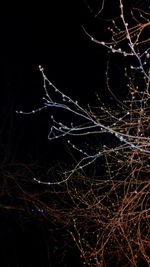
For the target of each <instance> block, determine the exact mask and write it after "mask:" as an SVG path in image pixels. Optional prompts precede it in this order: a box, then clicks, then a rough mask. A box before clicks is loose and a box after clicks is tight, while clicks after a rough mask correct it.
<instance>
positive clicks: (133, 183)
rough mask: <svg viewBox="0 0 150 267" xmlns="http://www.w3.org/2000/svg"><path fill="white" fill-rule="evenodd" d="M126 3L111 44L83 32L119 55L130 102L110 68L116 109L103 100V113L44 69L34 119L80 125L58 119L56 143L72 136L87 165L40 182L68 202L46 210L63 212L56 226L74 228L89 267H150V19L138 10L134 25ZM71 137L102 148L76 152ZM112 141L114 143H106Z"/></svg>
mask: <svg viewBox="0 0 150 267" xmlns="http://www.w3.org/2000/svg"><path fill="white" fill-rule="evenodd" d="M119 2H120V17H119V18H117V20H113V21H112V27H111V28H110V30H111V32H112V40H111V41H109V42H104V41H103V40H102V41H99V40H96V39H95V38H94V37H93V36H91V34H89V33H88V30H86V29H85V28H84V31H85V32H86V34H87V36H89V37H90V38H91V40H92V41H93V42H95V43H97V44H100V45H102V46H104V47H106V48H107V49H109V53H111V54H112V56H113V57H115V55H114V54H117V55H119V56H120V57H123V59H124V61H125V62H126V63H127V65H126V67H125V69H124V76H125V79H126V84H125V90H126V91H127V94H126V95H127V97H126V99H124V100H122V99H121V98H119V97H118V96H116V95H115V92H114V90H113V89H112V88H111V80H110V76H109V74H110V72H111V69H110V65H109V62H108V65H107V71H106V84H107V89H108V91H109V92H110V94H111V95H112V97H113V99H114V101H115V103H116V105H115V107H114V108H113V107H108V106H106V105H104V103H101V100H100V98H99V96H98V100H99V107H98V108H97V109H92V108H90V107H87V108H83V107H81V105H79V104H78V102H76V101H73V100H72V99H71V98H70V97H68V96H67V95H65V94H63V93H62V92H61V91H60V90H59V89H58V88H57V87H56V86H55V85H54V84H53V83H51V81H50V80H49V79H48V78H47V76H46V75H45V72H44V69H43V68H42V67H41V66H40V71H41V73H42V77H43V82H44V86H43V87H44V90H45V98H44V101H45V103H44V105H43V107H42V108H40V109H37V110H34V111H32V112H29V113H28V114H31V113H34V112H36V111H40V110H41V109H43V108H46V109H48V108H49V107H57V108H58V109H63V110H65V111H67V112H68V113H71V117H72V120H74V121H71V122H68V121H67V122H66V121H65V120H64V121H57V120H56V119H55V118H54V117H52V127H51V130H50V133H49V139H50V140H52V139H54V138H55V139H56V138H58V137H64V136H68V137H69V139H68V144H69V145H70V146H71V147H72V148H73V149H75V150H77V151H78V152H79V153H80V154H81V158H80V160H79V161H78V163H77V164H76V166H75V167H74V168H73V169H71V170H70V171H66V172H63V174H62V175H61V177H60V179H59V180H57V181H56V180H49V181H43V179H40V180H39V179H37V178H34V181H35V182H38V183H40V184H41V186H45V185H46V188H47V189H46V190H47V192H48V191H51V190H52V188H55V190H54V192H55V193H56V195H57V196H58V195H59V194H60V195H61V196H63V197H62V198H61V201H62V200H63V205H62V204H61V203H59V200H58V201H56V199H55V200H54V201H53V202H52V204H51V206H50V207H49V206H48V205H47V207H46V208H45V210H46V213H49V212H52V210H53V211H55V212H57V216H56V217H55V216H54V217H55V221H57V222H58V223H59V224H61V225H65V226H67V227H68V233H69V235H70V237H72V239H73V240H74V241H75V244H76V245H77V247H78V248H79V250H80V254H81V257H82V259H83V262H84V264H85V266H97V267H98V266H102V267H103V266H114V265H113V264H114V262H115V266H139V265H140V264H144V263H145V264H147V266H150V230H149V229H150V220H149V218H150V213H149V212H150V206H149V205H150V180H149V173H150V127H149V124H150V107H149V102H150V91H149V89H150V88H149V85H150V61H149V59H150V47H149V43H150V37H149V35H147V33H148V32H149V28H150V21H149V13H148V12H146V11H142V10H141V9H133V10H132V11H131V15H132V16H131V18H132V22H130V21H129V22H127V21H126V14H125V13H124V6H123V2H122V0H120V1H119ZM103 5H104V3H103ZM103 5H102V8H103ZM130 23H131V26H130ZM120 90H121V89H120ZM51 92H52V94H51ZM55 99H56V100H55ZM95 110H96V111H95ZM20 113H25V112H20ZM25 114H26V113H25ZM72 136H73V137H76V136H81V137H82V138H83V137H85V139H86V137H87V136H88V137H90V136H100V138H101V139H100V140H102V142H101V145H99V146H96V147H94V146H93V147H92V149H91V150H90V149H89V147H87V149H86V147H85V146H84V149H82V148H81V147H79V146H78V145H75V144H73V142H72V140H71V138H72ZM106 136H108V139H107V140H109V142H105V138H106ZM74 140H75V138H74ZM88 140H90V139H88ZM89 165H90V167H91V168H92V166H93V168H95V166H96V168H97V169H98V174H96V175H95V176H92V177H88V174H87V173H88V172H87V173H86V168H87V167H88V166H89ZM47 185H48V186H49V187H47ZM58 185H59V188H60V189H58V188H57V186H58ZM54 192H53V193H54ZM41 201H43V196H42V200H41ZM41 203H42V202H41ZM55 212H53V214H55ZM51 214H52V213H51ZM58 214H59V215H58ZM141 266H143V265H141Z"/></svg>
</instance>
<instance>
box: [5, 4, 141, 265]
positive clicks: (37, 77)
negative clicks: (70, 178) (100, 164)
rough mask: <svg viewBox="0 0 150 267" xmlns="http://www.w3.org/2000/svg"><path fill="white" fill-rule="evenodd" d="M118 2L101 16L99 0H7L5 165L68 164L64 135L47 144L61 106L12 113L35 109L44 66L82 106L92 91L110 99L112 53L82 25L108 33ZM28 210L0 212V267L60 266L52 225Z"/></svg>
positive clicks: (99, 33)
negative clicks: (107, 78) (107, 77)
mask: <svg viewBox="0 0 150 267" xmlns="http://www.w3.org/2000/svg"><path fill="white" fill-rule="evenodd" d="M108 2H110V1H108ZM112 2H114V1H112ZM129 2H131V1H128V3H129ZM137 2H139V4H140V1H137ZM89 3H90V4H91V1H89ZM130 5H131V3H130ZM130 5H129V6H130ZM107 7H109V8H107ZM115 7H116V6H114V4H113V5H112V4H111V6H110V3H109V6H108V3H107V2H106V11H107V13H105V12H103V13H102V17H101V19H99V18H94V14H95V13H96V12H97V10H98V9H99V1H97V2H96V1H95V4H94V6H91V8H93V12H95V13H92V12H91V11H90V10H89V9H88V7H87V6H86V3H85V1H81V2H80V3H79V2H78V1H57V0H54V1H45V0H44V1H40V2H39V3H38V2H37V1H34V0H32V1H28V0H27V1H10V0H9V1H3V4H1V7H0V40H1V41H0V160H1V163H2V164H1V165H3V164H7V163H16V162H17V163H18V162H19V163H25V164H30V163H32V162H35V161H36V162H38V164H45V165H46V166H51V165H52V164H54V163H55V162H56V161H58V162H59V161H60V162H61V161H64V162H65V163H67V160H68V155H67V149H66V140H62V139H61V140H58V141H57V142H56V141H53V142H50V141H48V138H47V136H48V133H49V130H50V126H51V123H52V122H51V120H50V116H51V115H52V114H57V113H59V111H56V110H53V109H49V110H47V111H42V112H41V113H35V114H33V115H20V114H16V112H15V111H16V110H23V111H31V110H33V109H36V108H37V107H40V106H41V105H42V103H43V102H42V97H43V96H44V95H43V94H44V91H43V88H42V84H43V80H42V76H41V73H40V72H39V69H38V66H39V65H42V66H43V67H44V69H45V73H46V74H47V76H48V78H49V79H50V80H51V81H52V82H53V83H54V84H55V85H56V86H57V87H58V88H59V90H61V91H63V92H64V93H65V94H67V95H69V96H70V97H72V98H73V99H74V100H79V102H80V103H81V104H82V105H87V103H90V104H91V103H92V104H94V103H95V101H96V96H95V92H99V93H100V94H102V95H103V97H104V98H106V96H105V76H104V73H105V69H106V61H107V57H108V56H107V51H106V49H105V48H103V47H100V46H99V45H97V44H95V43H92V42H91V40H90V39H89V38H88V37H87V36H86V34H85V33H84V31H83V29H82V25H83V26H84V27H85V28H86V29H87V30H88V31H89V33H91V34H93V35H94V36H95V37H96V38H98V39H100V40H103V39H105V38H106V39H107V38H108V37H109V36H108V35H107V31H106V28H107V23H106V21H105V19H107V20H108V21H109V20H110V19H111V18H113V17H114V16H117V15H118V8H117V9H115ZM69 116H70V115H69V114H68V117H67V119H68V120H69V119H70V117H69ZM68 164H69V163H68ZM10 201H12V200H11V199H10V198H5V201H4V199H1V203H2V204H3V202H4V203H5V202H6V203H7V204H10V203H9V202H10ZM24 213H25V212H23V211H22V212H20V213H18V212H17V211H14V212H13V211H10V210H8V211H7V210H6V211H3V209H2V210H1V211H0V218H1V219H0V226H1V230H0V248H1V259H2V260H1V262H2V263H1V264H0V266H3V267H5V266H7V267H9V266H10V267H13V266H14V267H17V266H19V267H30V266H31V267H33V266H40V267H47V266H48V267H49V266H55V267H56V266H57V264H58V262H57V259H56V258H57V255H52V254H51V255H50V256H48V250H50V251H53V237H52V234H51V237H50V238H48V237H47V225H45V224H44V223H43V221H42V219H41V217H40V215H39V217H38V216H37V217H36V218H35V219H33V218H30V217H29V218H28V219H27V218H26V219H22V217H23V216H24ZM25 217H26V216H25ZM60 235H62V233H60ZM61 242H63V240H62V239H61ZM70 253H71V252H70ZM30 258H31V260H30ZM77 258H78V254H76V251H75V252H74V253H73V254H70V257H69V256H68V258H66V259H65V261H64V263H63V264H60V265H59V266H73V265H72V262H73V261H72V259H74V264H75V266H77V264H78V266H79V261H78V259H77ZM75 259H76V260H75Z"/></svg>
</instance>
